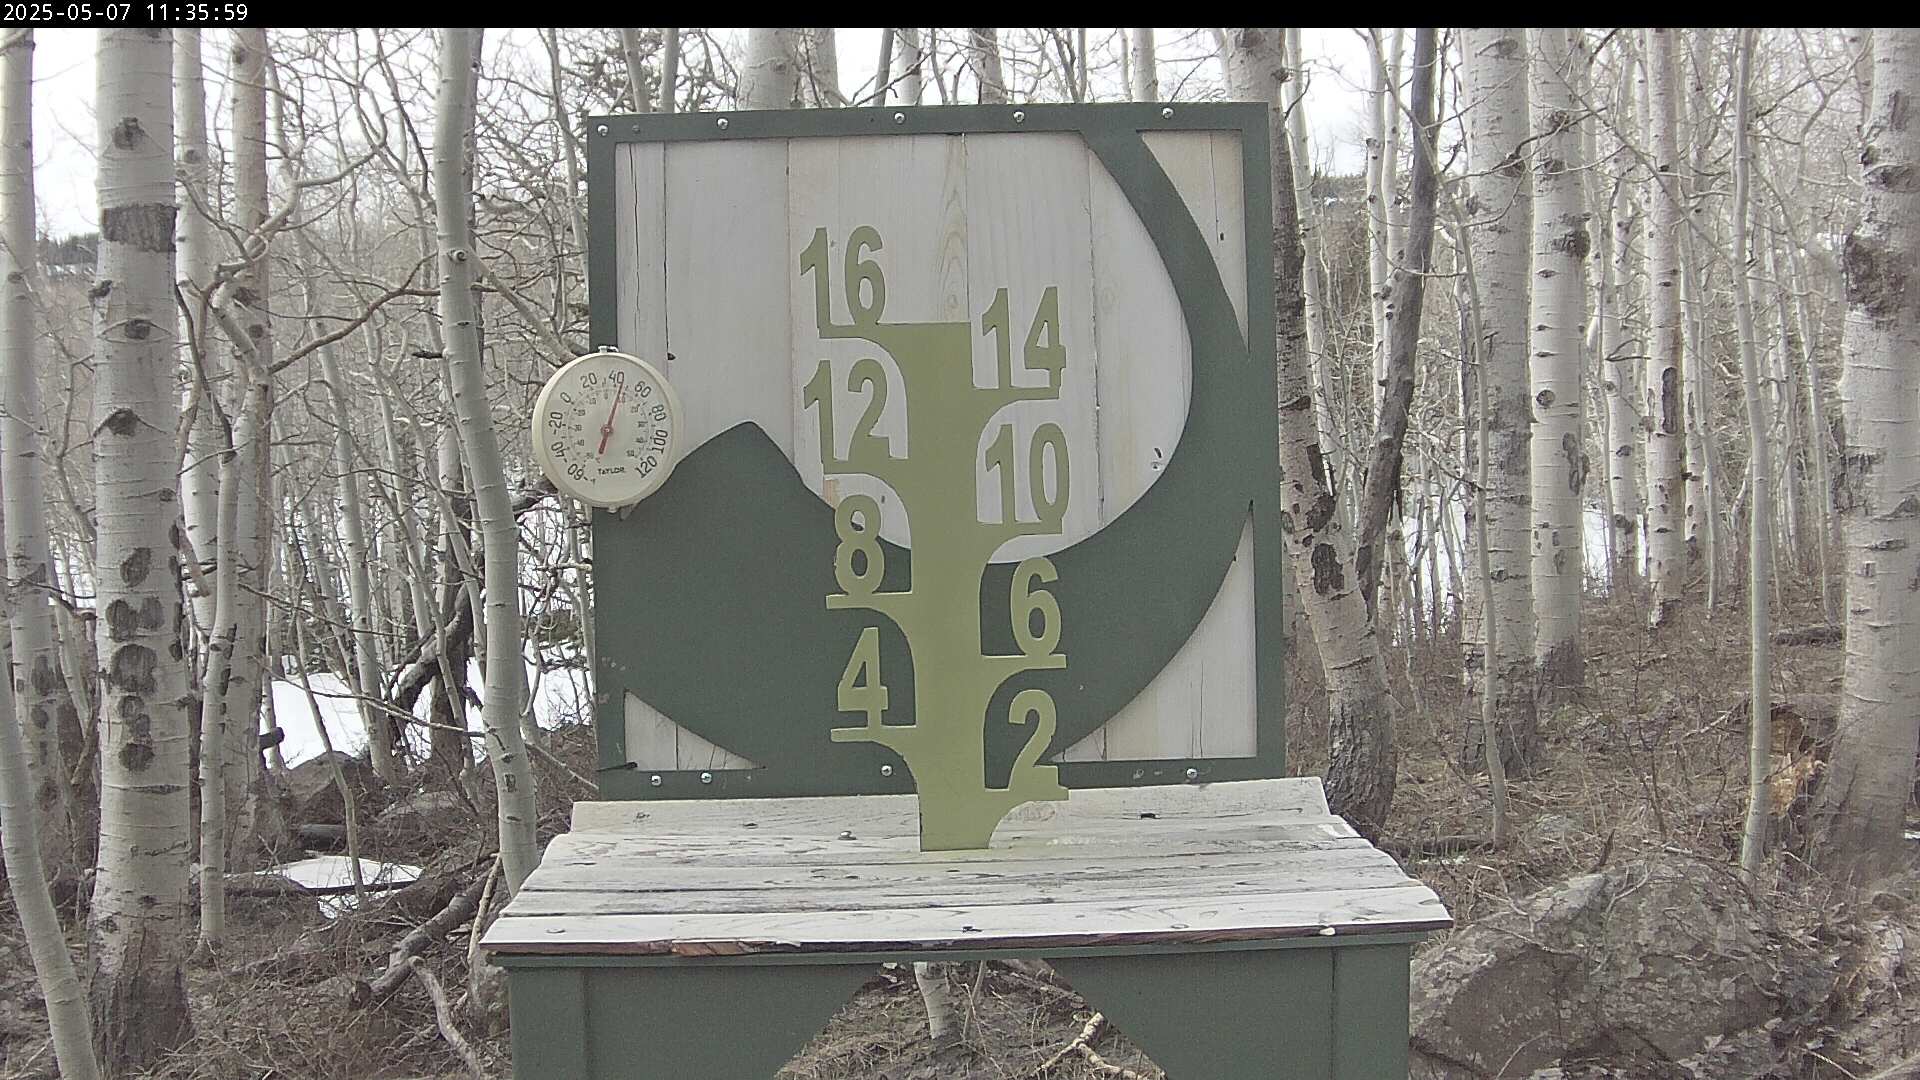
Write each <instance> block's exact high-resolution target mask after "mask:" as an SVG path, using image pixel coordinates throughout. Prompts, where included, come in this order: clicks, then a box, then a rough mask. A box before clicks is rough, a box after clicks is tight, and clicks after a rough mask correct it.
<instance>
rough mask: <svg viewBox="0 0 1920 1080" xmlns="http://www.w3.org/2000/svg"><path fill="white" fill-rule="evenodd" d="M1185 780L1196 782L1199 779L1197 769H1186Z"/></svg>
mask: <svg viewBox="0 0 1920 1080" xmlns="http://www.w3.org/2000/svg"><path fill="white" fill-rule="evenodd" d="M1187 779H1189V780H1198V779H1200V770H1199V769H1188V770H1187Z"/></svg>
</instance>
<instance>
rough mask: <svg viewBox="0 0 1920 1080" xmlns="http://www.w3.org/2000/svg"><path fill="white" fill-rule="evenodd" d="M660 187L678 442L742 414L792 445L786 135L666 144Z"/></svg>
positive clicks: (692, 440)
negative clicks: (680, 425) (680, 418)
mask: <svg viewBox="0 0 1920 1080" xmlns="http://www.w3.org/2000/svg"><path fill="white" fill-rule="evenodd" d="M664 188H665V194H664V196H663V202H664V205H665V207H666V277H667V289H666V322H667V345H666V347H667V351H668V352H669V353H671V354H672V359H671V360H669V361H668V363H667V368H666V372H667V378H668V379H669V380H671V381H672V383H673V386H674V390H675V391H676V392H677V393H678V394H679V395H680V402H681V405H682V407H683V409H684V411H685V413H686V420H685V424H686V433H685V434H686V440H687V441H686V445H687V448H688V449H689V450H691V449H692V448H693V447H696V446H699V445H700V444H701V443H704V442H706V441H707V440H708V439H711V438H713V437H714V436H715V435H718V434H720V433H721V432H723V431H726V430H728V429H729V428H732V427H733V426H734V425H736V424H739V423H742V422H745V421H748V420H751V421H753V422H754V423H756V424H759V425H760V428H761V430H763V431H765V432H766V433H767V437H768V438H770V439H772V440H773V441H774V443H775V445H777V446H779V447H781V448H782V449H784V450H787V451H788V452H792V448H793V429H792V427H791V426H790V425H791V420H790V417H791V415H792V411H791V409H790V408H789V405H788V389H787V372H788V364H787V357H788V356H789V355H790V353H791V352H792V331H791V328H790V326H789V323H788V320H786V319H784V318H782V317H781V316H782V314H783V313H784V312H785V311H786V305H787V278H788V276H789V275H790V274H791V273H792V260H791V259H790V258H789V257H788V253H787V245H786V234H787V205H786V204H787V144H786V143H784V142H781V141H779V140H763V139H756V140H752V141H747V142H737V143H702V142H693V143H675V144H673V145H671V146H668V147H666V169H665V178H664Z"/></svg>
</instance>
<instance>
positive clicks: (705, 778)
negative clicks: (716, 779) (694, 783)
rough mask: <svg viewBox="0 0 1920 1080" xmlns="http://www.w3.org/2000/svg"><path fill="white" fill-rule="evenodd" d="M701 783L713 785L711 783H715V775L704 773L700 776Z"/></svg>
mask: <svg viewBox="0 0 1920 1080" xmlns="http://www.w3.org/2000/svg"><path fill="white" fill-rule="evenodd" d="M700 782H701V783H703V784H711V783H713V774H712V773H710V772H703V773H701V774H700Z"/></svg>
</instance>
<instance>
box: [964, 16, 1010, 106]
mask: <svg viewBox="0 0 1920 1080" xmlns="http://www.w3.org/2000/svg"><path fill="white" fill-rule="evenodd" d="M999 33H1000V32H999V31H998V30H997V29H995V28H994V27H991V26H975V27H970V28H968V30H967V57H968V59H969V61H970V62H971V63H972V64H973V76H974V78H975V79H976V80H978V82H979V83H980V104H982V105H1005V104H1006V103H1007V80H1006V76H1004V75H1002V74H1001V71H1000V37H999Z"/></svg>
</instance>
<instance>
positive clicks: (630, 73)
mask: <svg viewBox="0 0 1920 1080" xmlns="http://www.w3.org/2000/svg"><path fill="white" fill-rule="evenodd" d="M620 52H621V54H622V55H623V56H624V57H625V58H626V61H627V101H628V103H629V104H630V105H631V106H632V107H633V111H634V112H637V113H643V112H646V111H648V110H647V97H648V95H647V92H646V90H644V89H643V87H644V86H645V84H646V66H645V65H644V64H642V63H641V62H640V31H639V30H637V29H635V28H634V27H631V26H623V27H621V28H620Z"/></svg>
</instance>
